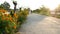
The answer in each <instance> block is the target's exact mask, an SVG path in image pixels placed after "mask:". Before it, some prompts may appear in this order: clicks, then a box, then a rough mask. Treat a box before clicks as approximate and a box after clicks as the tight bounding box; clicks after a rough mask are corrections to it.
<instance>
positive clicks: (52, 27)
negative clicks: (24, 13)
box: [19, 14, 60, 34]
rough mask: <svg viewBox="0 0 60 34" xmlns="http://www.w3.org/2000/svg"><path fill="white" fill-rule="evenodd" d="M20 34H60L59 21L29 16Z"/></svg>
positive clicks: (39, 16)
mask: <svg viewBox="0 0 60 34" xmlns="http://www.w3.org/2000/svg"><path fill="white" fill-rule="evenodd" d="M19 31H20V32H24V33H21V34H60V19H56V18H53V17H47V16H42V15H38V14H30V15H28V17H27V21H26V23H24V24H23V25H22V27H21V29H20V30H19Z"/></svg>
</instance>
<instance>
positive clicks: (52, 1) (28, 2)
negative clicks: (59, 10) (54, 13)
mask: <svg viewBox="0 0 60 34" xmlns="http://www.w3.org/2000/svg"><path fill="white" fill-rule="evenodd" d="M4 1H7V2H8V3H9V4H10V6H11V7H10V8H12V9H13V8H14V5H13V3H12V1H13V0H0V4H2V3H3V2H4ZM14 1H17V8H20V7H24V8H25V7H27V8H28V7H29V8H30V9H32V10H34V9H37V8H40V7H41V6H42V5H44V6H46V7H48V8H50V10H53V9H54V8H56V7H57V6H58V4H60V0H14Z"/></svg>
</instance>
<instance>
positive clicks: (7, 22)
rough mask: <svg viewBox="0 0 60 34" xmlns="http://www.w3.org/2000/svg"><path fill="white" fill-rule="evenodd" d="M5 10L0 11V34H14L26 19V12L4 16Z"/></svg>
mask: <svg viewBox="0 0 60 34" xmlns="http://www.w3.org/2000/svg"><path fill="white" fill-rule="evenodd" d="M6 12H7V10H4V9H1V10H0V34H14V32H16V30H17V29H18V27H19V26H20V25H21V23H22V22H23V21H24V20H25V19H26V17H27V14H28V12H27V11H26V12H25V11H22V12H18V13H14V14H13V17H12V15H11V14H6Z"/></svg>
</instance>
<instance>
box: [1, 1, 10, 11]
mask: <svg viewBox="0 0 60 34" xmlns="http://www.w3.org/2000/svg"><path fill="white" fill-rule="evenodd" d="M1 6H2V7H4V9H6V10H9V8H10V5H9V3H8V2H6V1H5V2H4V3H3V4H1Z"/></svg>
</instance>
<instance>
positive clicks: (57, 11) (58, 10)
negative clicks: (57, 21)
mask: <svg viewBox="0 0 60 34" xmlns="http://www.w3.org/2000/svg"><path fill="white" fill-rule="evenodd" d="M55 17H57V18H60V5H58V7H57V8H56V9H55Z"/></svg>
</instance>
